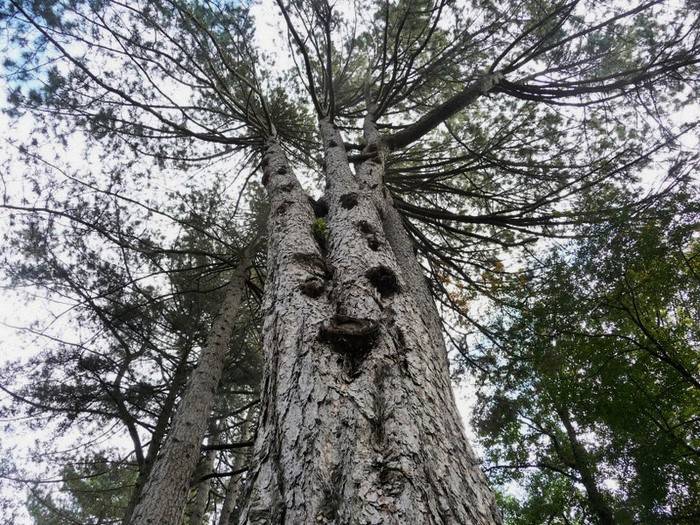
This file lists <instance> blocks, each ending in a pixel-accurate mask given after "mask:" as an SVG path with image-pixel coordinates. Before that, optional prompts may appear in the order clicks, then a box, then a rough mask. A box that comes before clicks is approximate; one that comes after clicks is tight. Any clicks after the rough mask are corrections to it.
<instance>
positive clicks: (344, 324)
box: [320, 314, 379, 353]
mask: <svg viewBox="0 0 700 525" xmlns="http://www.w3.org/2000/svg"><path fill="white" fill-rule="evenodd" d="M378 335H379V323H378V322H377V321H375V320H373V319H361V318H357V317H350V316H347V315H341V314H336V315H334V316H333V317H331V318H330V319H328V320H327V321H325V322H324V323H323V324H322V325H321V331H320V337H321V339H322V340H324V341H328V342H329V343H331V344H332V345H333V347H334V349H335V350H336V351H338V352H344V353H361V352H367V351H368V350H370V349H371V347H372V345H373V344H374V342H375V340H376V339H377V336H378Z"/></svg>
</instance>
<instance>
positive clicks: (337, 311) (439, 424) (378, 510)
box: [239, 114, 500, 525]
mask: <svg viewBox="0 0 700 525" xmlns="http://www.w3.org/2000/svg"><path fill="white" fill-rule="evenodd" d="M320 131H321V137H322V140H323V143H324V149H325V166H326V176H327V195H326V198H327V200H328V203H329V212H328V216H327V217H326V221H327V228H326V229H327V231H328V239H319V235H318V229H317V228H316V229H315V228H313V224H314V220H315V218H314V215H313V211H312V209H311V207H310V205H309V200H308V199H307V197H306V195H305V194H304V192H303V190H302V189H301V186H300V184H299V182H298V180H297V179H296V178H295V177H294V175H293V174H292V173H291V170H290V168H289V166H288V165H287V161H286V158H285V156H284V152H283V150H282V148H281V147H280V145H279V144H278V143H276V142H274V141H270V142H269V143H268V147H267V149H266V153H265V157H264V159H263V166H264V176H263V181H264V182H265V184H266V187H267V190H268V193H269V197H270V200H271V217H270V220H269V223H268V224H269V236H268V281H267V284H266V287H265V290H266V292H265V324H264V339H263V345H264V353H265V360H266V365H265V366H266V368H265V374H264V382H263V401H262V407H261V415H260V421H259V428H258V435H257V440H256V445H255V459H254V461H253V467H252V469H251V471H250V472H249V475H248V479H249V481H248V486H247V500H246V504H245V507H244V509H243V511H242V514H241V517H240V519H239V523H241V524H244V523H245V524H249V523H250V524H263V523H265V524H268V523H275V524H280V523H284V524H306V523H309V524H310V523H334V524H432V523H440V524H474V525H477V524H478V525H486V524H488V525H492V524H498V523H500V514H499V512H498V510H497V508H496V506H495V501H494V497H493V495H492V493H491V491H490V490H489V488H488V486H487V482H486V479H485V477H484V475H483V473H482V472H481V470H480V468H479V466H478V462H477V460H476V458H475V456H474V453H473V452H472V450H471V448H470V446H469V444H468V443H467V440H466V438H465V435H464V431H463V428H462V425H461V420H460V417H459V414H458V412H457V408H456V405H455V401H454V396H453V392H452V387H451V382H450V377H449V369H448V361H447V353H446V350H445V346H444V341H443V338H442V332H441V323H440V319H439V317H438V315H437V310H436V308H435V305H434V303H433V301H432V299H431V297H430V294H429V291H428V288H427V286H426V283H425V278H424V277H423V274H422V272H421V269H420V265H419V264H418V262H417V261H416V259H415V256H414V253H413V249H412V245H411V242H410V239H409V238H408V236H407V234H406V232H405V230H404V228H403V224H402V222H401V218H400V217H399V216H398V214H397V212H396V211H395V210H394V208H393V206H392V203H391V199H390V197H389V196H388V195H385V192H384V188H383V162H384V155H385V152H384V147H383V146H382V144H381V142H380V141H379V140H378V135H377V133H376V129H375V128H374V124H373V122H372V120H371V114H370V116H369V117H368V119H367V122H366V124H365V139H366V140H367V144H368V146H367V147H366V148H365V152H364V153H365V154H366V155H365V157H368V158H367V160H365V161H364V162H363V163H362V164H360V165H359V166H357V168H356V170H355V172H353V170H352V169H351V168H350V165H349V163H348V159H347V156H346V153H345V147H344V144H343V142H342V139H341V136H340V133H339V132H338V131H337V129H335V127H334V126H333V124H332V123H331V122H330V121H329V120H321V122H320ZM314 229H315V230H316V232H317V234H316V236H314V234H313V233H312V231H313V230H314Z"/></svg>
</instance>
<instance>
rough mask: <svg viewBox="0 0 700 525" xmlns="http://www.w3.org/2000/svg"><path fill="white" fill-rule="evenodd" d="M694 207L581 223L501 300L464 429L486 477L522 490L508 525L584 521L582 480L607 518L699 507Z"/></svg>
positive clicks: (587, 512) (699, 260) (586, 498)
mask: <svg viewBox="0 0 700 525" xmlns="http://www.w3.org/2000/svg"><path fill="white" fill-rule="evenodd" d="M695 198H696V197H695V195H684V194H682V193H681V194H678V195H672V196H670V197H669V198H668V199H666V201H665V202H658V203H657V205H656V208H655V209H653V210H646V211H645V212H644V213H642V214H640V215H638V216H629V215H620V216H619V217H618V218H616V220H615V221H614V222H613V223H608V224H606V225H600V226H596V227H593V228H590V229H589V231H588V237H587V238H586V239H585V240H584V241H581V242H579V243H574V244H572V245H571V246H570V247H569V248H567V249H566V250H561V251H556V252H554V253H552V254H551V256H550V257H549V260H548V261H546V267H545V268H544V269H543V271H542V273H541V274H540V275H538V276H536V277H533V278H532V279H530V280H529V281H528V282H527V283H523V282H518V283H517V284H513V285H511V287H510V289H509V290H508V291H507V292H506V293H507V294H509V296H510V297H511V298H512V297H515V298H517V300H518V303H519V307H518V308H508V309H506V310H504V311H503V312H502V314H501V316H500V319H499V321H498V325H497V326H493V327H492V330H493V331H494V332H496V331H498V332H500V333H502V334H503V338H502V339H500V340H499V341H498V344H486V343H485V344H484V346H483V347H482V350H483V355H482V359H481V360H482V364H483V369H482V370H483V371H482V373H481V379H482V380H483V381H484V386H483V387H482V390H481V392H480V394H479V397H480V404H479V407H478V409H477V412H476V419H475V421H476V426H477V429H478V431H479V433H480V436H481V440H482V443H483V444H484V446H485V447H486V451H487V457H488V458H489V463H490V464H491V466H490V467H489V471H490V473H491V474H492V477H493V479H494V481H496V482H498V483H507V482H510V481H517V482H519V483H520V484H522V485H524V486H525V487H526V494H525V495H524V497H523V498H520V499H519V500H518V501H513V500H507V501H508V505H509V506H510V507H512V508H513V509H514V510H512V511H509V512H510V515H511V518H509V521H508V523H512V524H521V523H522V524H525V523H532V524H535V523H544V522H547V520H549V519H552V520H555V521H552V523H568V522H567V521H561V520H563V518H562V516H567V519H569V520H570V521H569V522H572V523H595V522H596V517H595V513H594V510H593V505H592V500H591V494H590V493H589V491H588V490H587V488H584V486H583V485H581V479H582V477H584V476H585V475H586V474H587V473H589V474H591V475H592V476H593V478H594V481H595V485H596V486H597V488H598V490H599V491H600V492H601V493H602V494H603V498H604V500H605V501H606V502H607V505H609V506H610V507H611V508H612V511H613V512H614V514H615V516H616V520H617V522H619V523H633V522H641V523H656V522H660V521H662V520H666V519H679V520H680V519H682V517H683V516H692V515H693V514H694V513H695V512H696V511H697V509H698V508H700V500H698V494H700V492H698V488H699V487H700V475H698V473H699V472H700V421H698V419H697V414H698V412H699V411H700V374H699V373H698V371H699V370H700V355H699V354H698V351H697V348H698V343H699V342H700V323H698V320H700V278H699V276H700V272H698V269H700V242H698V239H697V234H696V224H697V219H698V211H699V209H698V207H697V205H696V204H695V203H694V199H695ZM498 332H497V333H498ZM565 417H566V418H570V419H571V420H572V421H573V422H574V432H575V433H576V435H577V436H576V439H577V440H578V441H579V442H580V443H581V444H582V445H583V447H584V450H585V455H584V456H581V455H580V454H578V455H577V453H576V443H575V442H574V441H572V437H571V435H570V434H569V433H568V432H567V430H566V428H565V420H564V419H563V418H565ZM557 520H559V521H557Z"/></svg>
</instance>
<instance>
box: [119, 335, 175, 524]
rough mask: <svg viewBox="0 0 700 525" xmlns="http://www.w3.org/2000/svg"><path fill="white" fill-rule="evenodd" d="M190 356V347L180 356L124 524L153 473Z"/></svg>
mask: <svg viewBox="0 0 700 525" xmlns="http://www.w3.org/2000/svg"><path fill="white" fill-rule="evenodd" d="M188 356H189V348H187V349H186V350H183V351H182V352H181V353H180V357H179V360H178V363H177V367H176V368H175V372H174V373H173V379H172V382H171V385H170V390H169V391H168V395H167V396H166V397H165V401H164V402H163V406H162V407H161V410H160V412H159V413H158V419H157V420H156V426H155V428H154V429H153V434H151V441H150V443H149V444H148V450H147V452H146V459H145V461H144V464H143V465H142V466H141V468H139V473H138V475H137V477H136V483H135V484H134V488H133V490H132V491H131V496H130V497H129V502H128V504H127V507H126V512H125V513H124V520H123V522H124V524H125V525H127V524H128V523H130V521H131V516H132V514H133V512H134V509H135V508H136V505H137V504H138V502H139V499H140V498H141V494H142V492H143V487H144V485H145V484H146V480H147V479H148V476H149V475H150V473H151V469H152V468H153V462H154V460H155V457H156V454H158V451H159V450H160V446H161V444H162V443H163V439H164V438H165V432H166V430H167V428H168V423H169V422H170V418H171V417H172V414H173V409H174V408H175V400H176V399H177V396H178V394H179V393H180V390H181V388H182V385H183V384H184V383H185V380H186V379H187V358H188Z"/></svg>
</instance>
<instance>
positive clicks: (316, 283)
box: [299, 277, 326, 299]
mask: <svg viewBox="0 0 700 525" xmlns="http://www.w3.org/2000/svg"><path fill="white" fill-rule="evenodd" d="M299 289H300V290H301V293H303V294H304V295H307V296H309V297H312V298H314V299H315V298H316V297H319V296H320V295H321V294H322V293H323V291H324V290H325V289H326V286H325V283H324V282H323V279H321V278H319V277H309V278H307V279H306V280H305V281H304V282H303V283H301V284H300V285H299Z"/></svg>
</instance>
